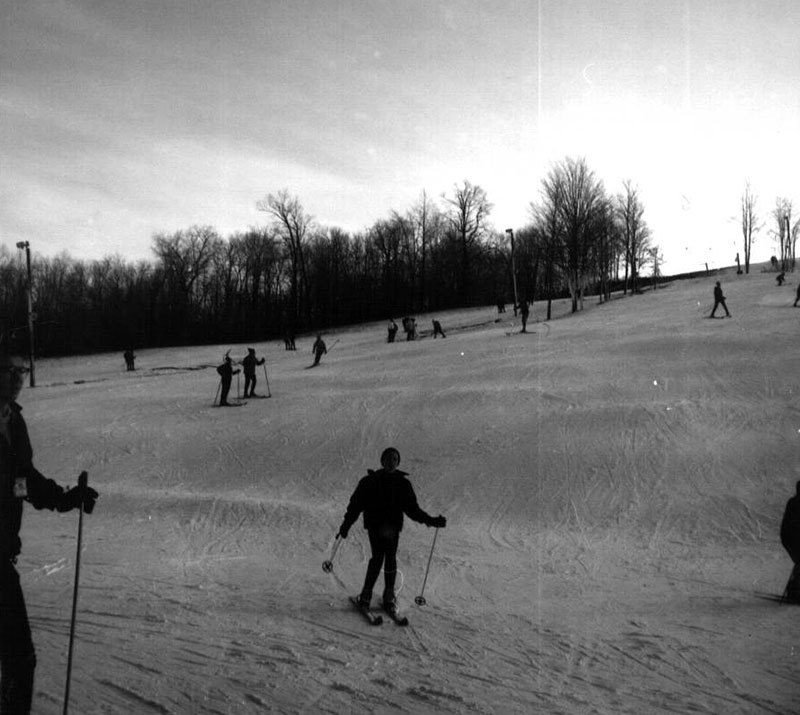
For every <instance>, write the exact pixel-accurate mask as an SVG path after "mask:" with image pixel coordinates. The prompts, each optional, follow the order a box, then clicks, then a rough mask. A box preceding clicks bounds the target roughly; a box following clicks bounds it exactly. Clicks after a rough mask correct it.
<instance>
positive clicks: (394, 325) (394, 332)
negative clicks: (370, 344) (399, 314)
mask: <svg viewBox="0 0 800 715" xmlns="http://www.w3.org/2000/svg"><path fill="white" fill-rule="evenodd" d="M397 330H398V327H397V323H395V322H394V318H389V326H388V331H389V336H388V337H387V338H386V342H387V343H393V342H394V337H395V335H397Z"/></svg>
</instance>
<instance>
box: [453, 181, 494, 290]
mask: <svg viewBox="0 0 800 715" xmlns="http://www.w3.org/2000/svg"><path fill="white" fill-rule="evenodd" d="M443 198H444V200H445V202H446V203H447V204H448V205H449V206H450V211H449V213H448V218H449V220H450V225H451V227H452V230H453V232H454V233H455V236H456V237H457V240H458V243H459V249H460V266H459V273H460V276H459V282H458V285H457V288H456V292H457V295H459V297H460V299H461V300H462V301H465V302H468V301H469V299H470V297H471V293H470V290H471V287H472V281H471V278H472V276H471V265H470V254H471V250H470V249H471V248H472V247H473V246H474V245H475V244H476V243H477V242H478V241H479V240H480V239H481V238H482V237H483V236H484V235H485V233H486V230H487V228H488V226H487V222H488V219H489V214H490V213H491V211H492V204H490V203H489V200H488V198H487V196H486V192H485V191H484V190H483V189H482V188H481V187H480V186H478V185H477V184H474V185H473V184H471V183H470V182H469V181H467V180H466V179H465V180H464V182H463V184H462V185H460V186H459V185H458V184H455V185H454V186H453V195H452V196H450V197H448V196H446V195H443Z"/></svg>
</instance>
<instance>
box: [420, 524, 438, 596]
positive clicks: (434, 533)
mask: <svg viewBox="0 0 800 715" xmlns="http://www.w3.org/2000/svg"><path fill="white" fill-rule="evenodd" d="M438 535H439V527H436V531H434V532H433V543H432V544H431V553H430V555H429V556H428V566H427V568H426V569H425V578H424V579H423V580H422V590H421V591H420V592H419V596H417V597H416V598H415V599H414V603H416V604H417V605H418V606H424V605H425V603H426V601H425V596H423V595H422V594H423V593H425V584H426V583H428V571H430V570H431V559H432V558H433V548H434V547H435V546H436V537H437V536H438Z"/></svg>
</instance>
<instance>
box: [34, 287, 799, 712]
mask: <svg viewBox="0 0 800 715" xmlns="http://www.w3.org/2000/svg"><path fill="white" fill-rule="evenodd" d="M726 283H727V288H726V293H727V294H728V295H729V302H730V303H731V308H732V310H733V308H734V306H736V309H735V311H734V315H735V317H734V319H732V320H727V321H708V320H704V319H702V316H701V313H702V312H704V311H705V309H706V308H705V306H706V303H708V300H707V298H708V295H707V294H708V293H709V292H710V287H709V286H710V285H712V284H713V281H704V280H696V281H685V282H681V283H677V284H674V285H671V286H669V287H667V288H665V289H664V290H661V291H658V292H657V293H656V294H644V295H641V296H636V297H635V298H626V299H624V300H615V301H612V302H611V304H608V305H604V306H596V305H593V304H592V303H591V302H590V301H587V303H586V306H587V310H586V311H585V312H584V313H582V314H578V315H576V316H572V317H568V318H564V319H560V320H557V321H554V322H552V323H549V324H546V325H545V324H542V323H535V322H534V321H535V320H540V319H541V317H542V314H543V311H544V306H543V305H536V306H534V311H533V312H532V315H531V322H532V325H531V327H532V329H533V330H534V331H535V333H534V334H531V335H519V334H513V335H510V336H507V335H506V334H505V333H506V332H507V321H505V322H502V321H501V322H499V323H494V322H492V320H493V313H492V310H491V308H485V309H484V308H480V309H471V310H465V311H454V312H452V313H440V314H438V316H437V317H438V318H439V319H441V320H442V323H443V325H444V327H445V330H447V332H448V337H447V339H446V340H436V341H433V340H423V341H419V342H412V343H405V342H399V343H396V344H394V345H387V344H386V343H385V342H382V341H383V340H384V328H383V324H382V323H380V324H373V325H368V326H360V327H354V328H352V329H348V330H343V331H339V333H337V337H338V338H339V339H340V340H341V342H340V344H339V345H338V346H337V349H336V351H333V352H332V353H331V355H329V356H326V358H325V359H324V361H323V363H322V364H321V365H320V367H319V368H317V369H316V370H313V371H306V370H305V369H304V368H305V366H306V365H307V362H308V349H306V348H305V342H308V343H309V345H310V340H305V339H304V338H302V337H301V338H298V351H297V352H286V351H284V350H283V349H282V345H280V346H279V345H278V344H277V343H269V344H267V345H263V344H256V345H255V347H257V350H258V352H259V354H264V355H266V357H267V363H268V365H267V368H268V370H269V374H270V387H271V391H272V395H273V397H272V398H271V399H269V400H252V401H250V403H249V404H248V405H247V406H245V407H243V408H241V409H237V410H220V409H216V408H213V407H211V402H212V400H213V397H214V390H215V389H216V386H217V377H216V374H215V373H214V372H213V369H211V368H210V367H209V368H208V369H205V368H203V366H213V365H214V364H216V363H217V362H218V360H219V358H221V355H222V354H223V353H224V352H225V350H227V349H228V347H229V346H224V347H222V346H220V347H198V348H190V349H189V348H171V349H163V350H142V351H139V352H138V353H137V365H138V366H139V368H138V369H137V372H135V373H126V372H124V371H122V368H121V365H120V364H119V363H120V362H121V360H120V359H119V356H116V355H114V356H111V355H102V356H92V357H89V358H69V359H60V360H50V361H48V360H44V361H42V362H40V364H39V365H38V366H37V369H38V374H37V377H38V378H39V381H40V387H38V388H37V389H36V390H26V391H24V392H23V395H22V398H21V401H22V403H23V405H24V406H25V415H26V417H27V419H28V422H29V428H30V431H31V435H32V439H33V442H34V449H35V461H36V464H37V466H38V467H39V469H40V470H41V471H43V472H44V473H45V474H47V475H49V476H53V477H54V478H56V479H58V480H59V481H60V482H61V483H64V484H69V483H74V481H75V479H76V478H77V474H78V472H79V471H80V470H81V469H87V470H88V471H89V475H90V483H92V484H94V485H95V486H96V487H97V488H98V490H99V491H100V492H101V499H100V501H99V502H98V506H97V509H96V511H95V513H94V514H92V515H91V516H88V517H86V519H85V525H84V553H83V555H82V567H81V568H82V570H81V593H80V601H79V615H78V626H77V639H76V647H75V657H76V661H75V665H74V667H73V683H72V706H71V710H72V711H74V712H80V713H85V714H91V713H111V712H113V713H220V714H221V713H227V714H230V713H263V712H270V713H297V714H301V713H331V714H338V713H398V712H403V713H420V714H425V713H431V712H437V713H456V714H459V715H461V714H465V713H499V712H502V713H530V712H547V713H564V714H568V713H569V714H572V713H599V714H601V715H603V714H608V715H612V714H613V715H616V714H618V713H632V714H633V713H637V714H638V713H644V712H646V713H686V712H697V713H718V712H725V713H742V714H744V713H747V714H750V713H780V714H782V715H786V714H788V713H791V712H797V711H800V676H798V670H797V660H796V659H797V629H796V619H797V612H796V610H794V609H792V608H790V607H781V606H779V605H777V604H774V603H770V602H768V601H763V600H758V599H756V598H755V594H756V592H758V591H762V592H771V593H775V592H779V591H780V590H781V589H782V587H783V584H784V582H785V579H786V577H787V576H788V573H789V570H790V565H789V562H788V559H787V558H786V557H785V556H784V555H783V553H782V550H781V548H780V544H779V542H778V538H777V527H778V524H779V520H780V516H781V513H782V509H783V506H784V504H785V501H786V499H787V498H788V496H790V495H791V493H792V491H793V488H794V482H795V481H796V480H797V479H798V478H800V474H798V472H797V466H796V465H797V459H796V456H797V449H798V443H797V439H798V429H799V428H800V413H799V412H798V409H797V395H798V394H800V377H799V376H798V372H797V370H796V369H795V368H796V365H795V366H794V368H793V367H792V366H793V365H794V363H795V362H796V335H791V334H789V332H790V331H788V330H786V329H785V326H786V322H787V320H792V319H794V318H795V317H796V315H797V313H792V312H791V311H790V310H787V309H784V307H783V306H782V304H778V303H776V302H775V300H774V296H775V295H776V291H775V289H774V286H773V285H772V284H773V283H774V280H773V279H772V277H771V276H770V275H757V274H753V275H751V276H747V277H742V278H739V279H735V277H734V276H731V277H729V278H728V279H726ZM698 301H700V302H702V305H703V311H700V310H699V309H697V308H696V307H694V306H696V304H697V303H698ZM557 311H560V313H559V314H561V315H563V313H564V311H565V306H564V304H560V305H559V306H557ZM419 322H420V324H423V323H424V322H425V319H424V318H420V320H419ZM459 328H461V329H459ZM334 339H335V338H334ZM766 345H769V346H770V347H769V349H766V348H765V346H766ZM245 347H246V346H241V347H236V348H234V349H233V350H232V353H233V354H234V355H235V354H237V352H238V353H241V355H244V353H245ZM793 350H794V352H792V351H793ZM462 353H463V355H462ZM164 366H175V367H176V368H181V366H184V367H185V369H170V370H163V369H159V368H163V367H164ZM80 379H83V380H85V381H86V382H84V383H83V384H80V385H76V384H75V381H76V380H80ZM259 387H261V388H262V389H263V387H264V385H263V384H261V381H260V382H259ZM234 388H236V383H234ZM388 444H393V445H395V446H397V447H398V448H399V449H400V452H401V454H402V458H403V461H402V464H401V468H402V469H406V470H407V471H409V472H410V473H411V477H412V480H413V482H414V484H415V488H416V491H417V494H418V497H419V500H420V504H421V505H422V506H423V508H425V509H426V510H428V511H429V512H431V513H434V514H435V513H440V512H441V513H444V514H446V515H447V516H448V528H447V529H445V530H443V531H441V532H440V534H439V537H438V540H437V544H436V552H435V554H434V559H433V562H432V565H431V571H430V575H429V578H428V582H427V585H426V588H425V597H426V600H427V602H428V604H427V605H425V606H422V607H417V606H415V605H414V596H416V595H417V594H418V593H419V592H420V589H421V587H422V579H423V576H424V572H425V567H426V563H427V558H428V554H429V551H430V546H431V540H432V537H433V533H434V532H433V531H432V530H429V529H426V528H425V527H423V526H421V525H418V524H415V523H413V522H410V521H408V520H407V523H406V527H405V530H404V532H403V536H402V539H401V546H400V553H399V561H400V563H399V567H400V570H401V572H402V574H403V587H402V590H401V592H400V594H399V598H400V602H401V605H402V606H403V608H404V609H405V610H406V612H407V614H408V615H409V618H410V619H411V625H410V626H408V627H407V628H398V627H396V626H395V625H394V624H393V623H391V622H390V621H388V620H387V621H386V622H384V624H383V625H382V626H381V627H370V626H369V625H367V624H365V622H364V621H363V619H362V618H361V617H359V615H358V614H356V613H354V612H353V611H352V608H351V607H350V606H349V604H348V602H347V596H348V595H350V594H353V593H355V592H356V591H357V590H358V588H359V586H360V583H361V580H362V579H363V575H364V570H365V568H366V562H367V560H368V558H369V546H368V543H367V539H366V535H365V534H364V532H363V530H362V529H361V527H360V524H359V525H357V526H355V527H354V528H353V529H352V531H351V535H350V537H349V538H348V539H347V540H346V541H345V542H343V543H342V545H341V547H340V549H339V551H338V554H337V557H336V561H335V566H334V571H333V573H332V574H330V575H327V574H324V573H323V572H322V569H321V568H320V566H321V564H322V561H323V560H325V559H327V558H328V556H329V554H330V549H331V546H332V543H333V534H334V533H335V531H336V529H337V528H338V525H339V523H340V521H341V518H342V515H343V513H344V509H345V507H346V504H347V499H348V497H349V496H350V493H351V492H352V490H353V489H354V487H355V485H356V483H357V481H358V479H359V478H360V477H361V476H363V475H364V474H365V473H366V469H367V468H375V467H377V466H378V464H377V461H378V455H379V454H380V451H381V450H382V449H383V448H384V447H385V446H386V445H388ZM72 475H74V476H72ZM75 524H76V520H75V519H74V518H72V517H71V516H70V515H59V514H51V513H48V512H40V513H35V512H34V511H33V510H32V509H28V510H27V511H26V515H25V522H24V527H23V541H24V549H23V556H22V558H21V559H20V564H19V568H20V572H21V574H22V581H23V588H24V590H25V592H26V598H27V602H28V608H29V612H30V617H31V621H32V625H33V630H34V640H35V643H36V646H37V651H38V663H39V664H38V668H37V681H36V696H35V697H36V709H35V712H37V713H43V714H44V715H50V714H55V713H58V712H60V711H61V693H62V691H63V674H64V669H65V663H66V642H67V637H68V630H69V609H70V603H71V593H72V579H73V578H74V560H75V553H74V548H75ZM376 590H377V591H378V592H379V591H380V582H379V585H378V588H377V589H376Z"/></svg>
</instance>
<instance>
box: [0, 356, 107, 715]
mask: <svg viewBox="0 0 800 715" xmlns="http://www.w3.org/2000/svg"><path fill="white" fill-rule="evenodd" d="M27 372H28V368H27V366H26V365H25V360H24V359H23V358H22V357H21V355H20V354H19V352H17V351H16V350H14V349H13V348H0V713H14V714H15V715H27V714H28V713H30V711H31V701H32V700H33V675H34V668H35V667H36V652H35V649H34V647H33V639H32V637H31V628H30V623H29V621H28V613H27V610H26V608H25V599H24V597H23V595H22V589H21V588H20V583H19V574H18V573H17V570H16V569H15V568H14V564H16V562H17V556H18V555H19V553H20V550H21V547H22V542H21V541H20V538H19V533H20V526H21V524H22V511H23V507H24V504H25V502H28V503H29V504H30V505H31V506H33V508H34V509H49V510H51V511H52V510H53V509H55V510H57V511H60V512H64V511H69V510H70V509H77V508H79V507H81V506H83V509H84V511H85V512H86V513H87V514H90V513H91V512H92V511H93V509H94V505H95V501H96V500H97V498H98V494H97V492H96V491H95V490H94V489H92V488H91V487H88V486H81V487H72V488H71V489H67V490H66V491H65V490H64V489H63V488H62V487H60V486H59V485H58V484H57V483H56V482H54V481H53V480H52V479H47V478H46V477H45V476H43V475H42V474H41V473H40V472H39V471H38V470H37V469H36V467H34V466H33V450H32V448H31V443H30V439H29V437H28V428H27V426H26V424H25V420H24V419H23V417H22V408H21V407H20V406H19V404H18V403H17V402H16V399H17V397H18V396H19V393H20V391H21V390H22V384H23V382H24V376H25V374H27Z"/></svg>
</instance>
